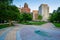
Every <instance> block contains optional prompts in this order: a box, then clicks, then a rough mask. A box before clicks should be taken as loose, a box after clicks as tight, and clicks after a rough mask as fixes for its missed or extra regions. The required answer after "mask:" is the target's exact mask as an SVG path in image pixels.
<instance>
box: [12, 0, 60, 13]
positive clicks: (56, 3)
mask: <svg viewBox="0 0 60 40" xmlns="http://www.w3.org/2000/svg"><path fill="white" fill-rule="evenodd" d="M24 3H27V4H28V6H29V8H30V9H31V11H33V10H38V9H39V6H40V5H41V4H48V6H49V13H52V12H53V10H57V8H58V7H60V0H13V5H16V6H17V7H23V6H24Z"/></svg>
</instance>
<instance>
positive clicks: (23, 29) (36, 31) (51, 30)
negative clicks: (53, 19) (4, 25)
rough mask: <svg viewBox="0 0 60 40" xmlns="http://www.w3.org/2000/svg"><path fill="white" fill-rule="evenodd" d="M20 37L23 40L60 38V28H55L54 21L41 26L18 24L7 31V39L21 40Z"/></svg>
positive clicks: (54, 39)
mask: <svg viewBox="0 0 60 40" xmlns="http://www.w3.org/2000/svg"><path fill="white" fill-rule="evenodd" d="M2 33H3V32H2ZM17 34H18V35H17ZM18 37H19V38H18ZM20 38H21V40H60V29H58V28H55V26H54V25H53V24H52V23H47V24H43V25H41V26H35V25H22V24H17V25H16V26H15V27H13V29H12V30H10V31H9V32H8V33H7V32H6V36H5V40H20ZM0 39H1V38H0Z"/></svg>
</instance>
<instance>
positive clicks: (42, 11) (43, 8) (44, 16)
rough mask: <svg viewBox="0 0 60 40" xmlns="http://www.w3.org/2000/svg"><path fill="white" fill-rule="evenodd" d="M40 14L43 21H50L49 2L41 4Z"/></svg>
mask: <svg viewBox="0 0 60 40" xmlns="http://www.w3.org/2000/svg"><path fill="white" fill-rule="evenodd" d="M39 14H40V15H41V16H42V21H48V18H49V6H48V5H47V4H41V6H40V7H39Z"/></svg>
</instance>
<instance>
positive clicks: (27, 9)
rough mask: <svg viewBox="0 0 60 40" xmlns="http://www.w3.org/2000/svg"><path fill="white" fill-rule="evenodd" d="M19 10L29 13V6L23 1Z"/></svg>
mask: <svg viewBox="0 0 60 40" xmlns="http://www.w3.org/2000/svg"><path fill="white" fill-rule="evenodd" d="M21 12H26V13H30V8H29V7H28V4H27V3H25V4H24V7H22V8H21Z"/></svg>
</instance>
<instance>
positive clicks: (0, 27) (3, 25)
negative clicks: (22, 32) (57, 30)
mask: <svg viewBox="0 0 60 40" xmlns="http://www.w3.org/2000/svg"><path fill="white" fill-rule="evenodd" d="M11 26H14V25H13V24H11ZM6 27H9V24H0V29H2V28H6Z"/></svg>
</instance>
